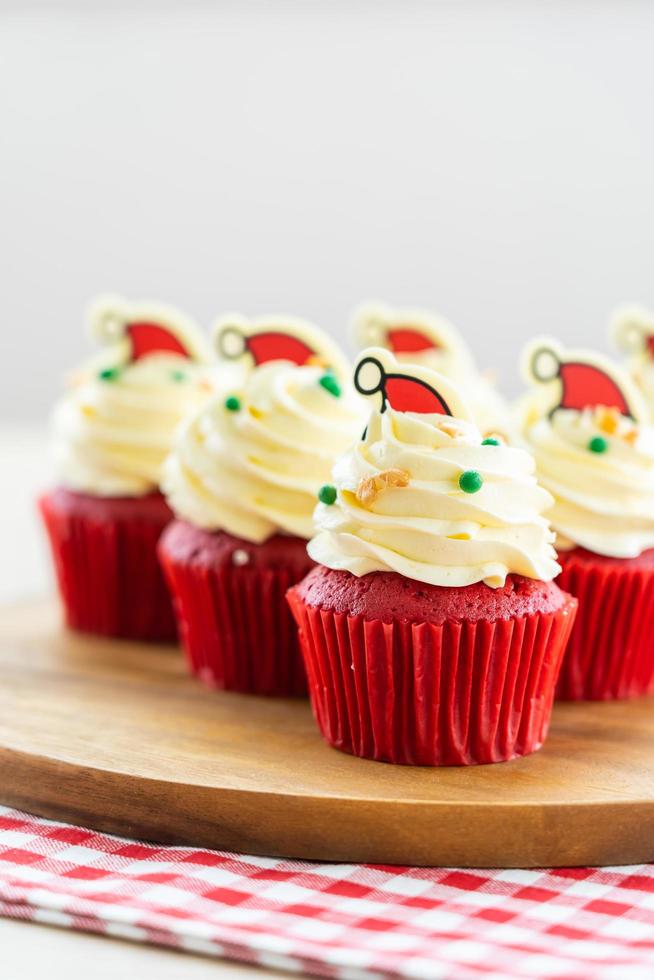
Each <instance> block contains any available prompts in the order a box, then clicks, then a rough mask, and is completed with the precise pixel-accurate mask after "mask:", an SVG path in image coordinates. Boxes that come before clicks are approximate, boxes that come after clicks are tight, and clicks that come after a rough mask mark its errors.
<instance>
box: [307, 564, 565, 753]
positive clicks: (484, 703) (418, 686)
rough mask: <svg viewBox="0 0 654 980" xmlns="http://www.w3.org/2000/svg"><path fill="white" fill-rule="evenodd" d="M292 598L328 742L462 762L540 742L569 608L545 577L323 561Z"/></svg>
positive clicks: (533, 746)
mask: <svg viewBox="0 0 654 980" xmlns="http://www.w3.org/2000/svg"><path fill="white" fill-rule="evenodd" d="M289 602H290V604H291V608H292V610H293V614H294V616H295V619H296V622H297V624H298V626H299V629H300V636H301V639H302V645H303V649H304V654H305V663H306V666H307V673H308V676H309V688H310V691H311V694H312V702H313V709H314V712H315V715H316V719H317V721H318V725H319V727H320V730H321V731H322V733H323V735H324V737H325V738H326V739H327V741H328V742H329V743H330V744H331V745H333V746H334V747H335V748H337V749H342V750H343V751H344V752H350V753H352V754H353V755H359V756H364V757H366V758H369V759H378V760H381V761H384V762H400V763H405V764H407V765H425V766H459V765H470V764H472V763H485V762H501V761H504V760H506V759H512V758H514V757H515V756H520V755H526V754H528V753H529V752H534V751H535V750H536V749H538V748H540V746H541V745H542V744H543V741H544V740H545V736H546V735H547V729H548V726H549V720H550V714H551V710H552V699H553V697H554V685H555V683H556V678H557V676H558V673H559V668H560V665H561V657H562V654H563V651H564V649H565V643H566V639H567V636H568V634H569V631H570V626H571V623H572V620H573V616H574V606H575V602H574V600H573V599H571V598H570V596H568V595H566V594H565V593H564V592H562V591H561V589H559V588H558V587H557V586H556V585H554V583H553V582H537V581H534V580H533V579H528V578H524V577H522V576H518V575H516V576H508V577H507V579H506V581H505V584H504V585H503V586H502V587H500V588H496V589H493V588H490V587H489V586H488V585H484V583H483V582H476V583H475V584H473V585H467V586H462V587H460V588H450V587H446V586H438V585H429V584H427V583H425V582H417V581H415V580H413V579H407V578H403V577H402V576H401V575H398V574H397V573H394V572H370V573H369V574H367V575H363V576H361V577H359V578H357V577H356V576H354V575H352V574H351V572H347V571H335V570H332V569H328V568H325V567H322V566H321V567H317V568H315V569H314V570H313V571H312V572H310V573H309V575H308V576H307V578H305V579H304V581H303V582H301V583H300V585H298V586H296V587H295V588H294V589H292V590H291V592H290V593H289Z"/></svg>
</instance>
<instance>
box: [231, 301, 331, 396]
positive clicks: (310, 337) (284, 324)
mask: <svg viewBox="0 0 654 980" xmlns="http://www.w3.org/2000/svg"><path fill="white" fill-rule="evenodd" d="M265 337H268V338H269V340H270V341H273V338H275V337H279V338H280V342H281V340H285V341H287V342H288V341H293V342H295V344H297V345H298V347H300V346H301V347H303V348H304V349H305V350H306V351H307V358H306V360H305V361H299V360H297V361H296V360H295V359H294V358H293V357H285V356H283V355H280V356H269V357H267V358H265V359H264V360H262V361H259V360H257V354H256V353H255V350H254V347H255V345H256V341H257V338H261V339H262V340H263V339H264V338H265ZM213 338H214V346H215V349H216V351H217V352H218V355H219V356H220V357H221V358H223V359H224V360H226V361H237V360H240V359H241V358H242V357H244V356H245V355H247V354H249V355H250V357H249V361H250V367H251V368H255V367H258V366H261V365H263V364H268V363H272V362H274V361H290V362H291V363H294V364H296V365H297V366H298V367H302V366H304V365H305V364H306V365H311V366H322V367H323V369H324V370H332V371H334V372H335V373H336V374H338V375H339V377H340V378H341V379H342V380H345V379H346V378H348V377H349V375H350V367H349V364H348V362H347V360H346V358H345V355H344V354H343V353H342V351H341V350H340V348H339V347H338V345H337V344H336V343H335V342H334V341H333V340H332V339H331V338H330V337H329V336H328V335H327V334H325V333H324V332H323V331H322V330H321V329H320V328H319V327H316V326H314V324H312V323H309V322H307V321H305V320H300V319H298V318H297V317H291V316H285V315H278V316H266V317H260V318H258V319H255V320H249V319H247V317H244V316H241V315H240V314H238V313H229V314H226V315H224V316H222V317H220V318H219V319H218V320H217V321H216V323H215V325H214V328H213ZM273 348H274V342H273Z"/></svg>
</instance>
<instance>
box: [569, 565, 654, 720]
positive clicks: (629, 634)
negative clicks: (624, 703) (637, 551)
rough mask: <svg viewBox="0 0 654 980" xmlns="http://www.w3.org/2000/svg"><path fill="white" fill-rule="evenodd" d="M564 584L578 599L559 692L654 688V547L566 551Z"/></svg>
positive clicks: (607, 695) (585, 694)
mask: <svg viewBox="0 0 654 980" xmlns="http://www.w3.org/2000/svg"><path fill="white" fill-rule="evenodd" d="M559 562H560V564H561V567H562V569H563V572H562V573H561V575H560V576H559V577H558V579H557V583H558V584H559V585H560V587H561V588H562V589H565V590H566V591H567V592H571V593H572V595H574V596H576V597H577V599H578V600H579V611H578V614H577V619H576V622H575V626H574V629H573V631H572V635H571V637H570V643H569V645H568V651H567V653H566V655H565V660H564V662H563V667H562V669H561V674H560V676H559V682H558V685H557V689H556V697H557V698H559V699H561V700H565V701H607V700H613V699H616V698H617V699H619V698H634V697H641V696H642V695H644V694H651V693H652V692H654V638H653V635H652V623H654V549H651V550H649V551H644V552H643V554H642V555H639V556H638V558H608V557H605V556H603V555H596V554H594V553H593V552H591V551H586V550H585V549H584V548H574V549H573V550H572V551H562V552H561V553H560V554H559Z"/></svg>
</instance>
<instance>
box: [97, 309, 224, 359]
mask: <svg viewBox="0 0 654 980" xmlns="http://www.w3.org/2000/svg"><path fill="white" fill-rule="evenodd" d="M88 318H89V324H90V328H91V332H92V333H93V335H94V336H95V337H96V338H98V339H100V340H101V341H102V342H104V343H115V344H117V343H122V344H124V346H125V354H126V358H125V359H126V361H127V363H130V364H132V363H135V362H137V361H141V360H143V359H144V358H147V357H150V356H152V355H153V354H173V355H176V356H178V357H183V358H186V359H187V360H191V361H198V362H205V361H206V360H207V359H208V358H207V353H208V352H207V351H206V350H205V345H204V342H203V338H202V334H201V332H200V330H199V328H198V327H196V326H195V324H194V323H192V322H191V321H190V320H189V319H188V317H186V316H185V315H184V314H183V313H181V312H179V311H178V310H175V309H173V308H172V307H165V306H160V305H158V304H153V303H130V302H128V301H127V300H125V299H122V297H119V296H103V297H100V298H99V299H97V300H96V301H95V302H94V303H93V304H92V306H91V308H90V310H89V317H88Z"/></svg>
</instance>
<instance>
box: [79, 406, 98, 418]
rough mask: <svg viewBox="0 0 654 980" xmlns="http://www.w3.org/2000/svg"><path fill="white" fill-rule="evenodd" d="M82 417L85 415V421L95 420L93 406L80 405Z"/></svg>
mask: <svg viewBox="0 0 654 980" xmlns="http://www.w3.org/2000/svg"><path fill="white" fill-rule="evenodd" d="M82 415H85V416H86V417H87V419H93V418H95V409H94V408H93V405H82Z"/></svg>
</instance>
